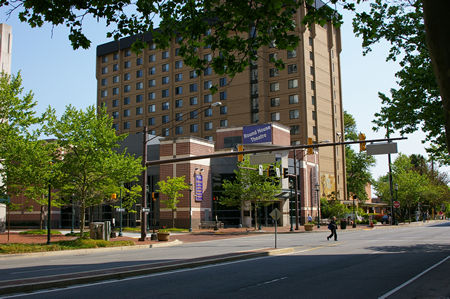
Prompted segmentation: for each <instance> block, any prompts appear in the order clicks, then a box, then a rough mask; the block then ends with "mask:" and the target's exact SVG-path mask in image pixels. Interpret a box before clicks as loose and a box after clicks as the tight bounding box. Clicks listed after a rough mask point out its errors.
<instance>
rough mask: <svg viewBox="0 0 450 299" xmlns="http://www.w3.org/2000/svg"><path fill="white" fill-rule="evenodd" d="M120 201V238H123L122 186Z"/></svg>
mask: <svg viewBox="0 0 450 299" xmlns="http://www.w3.org/2000/svg"><path fill="white" fill-rule="evenodd" d="M119 201H120V214H119V215H120V216H119V237H122V219H123V218H122V217H123V216H122V186H120V190H119Z"/></svg>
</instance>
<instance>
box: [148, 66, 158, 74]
mask: <svg viewBox="0 0 450 299" xmlns="http://www.w3.org/2000/svg"><path fill="white" fill-rule="evenodd" d="M148 74H149V75H154V74H156V66H152V67H151V68H149V69H148Z"/></svg>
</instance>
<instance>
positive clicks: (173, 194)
mask: <svg viewBox="0 0 450 299" xmlns="http://www.w3.org/2000/svg"><path fill="white" fill-rule="evenodd" d="M185 179H186V178H185V176H181V177H172V178H171V177H167V178H166V180H165V181H159V182H158V183H157V185H158V190H157V192H160V193H161V194H164V195H165V196H167V199H164V198H162V199H161V202H162V203H164V204H165V205H166V207H167V208H168V209H171V210H172V227H175V211H176V210H177V204H178V203H179V202H180V201H179V200H178V198H182V197H183V194H182V193H180V191H183V190H187V189H189V185H188V184H186V182H185ZM189 200H191V199H189Z"/></svg>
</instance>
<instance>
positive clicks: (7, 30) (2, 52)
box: [0, 24, 12, 74]
mask: <svg viewBox="0 0 450 299" xmlns="http://www.w3.org/2000/svg"><path fill="white" fill-rule="evenodd" d="M11 46H12V27H11V26H9V25H7V24H0V67H1V71H3V72H5V73H7V74H10V73H11Z"/></svg>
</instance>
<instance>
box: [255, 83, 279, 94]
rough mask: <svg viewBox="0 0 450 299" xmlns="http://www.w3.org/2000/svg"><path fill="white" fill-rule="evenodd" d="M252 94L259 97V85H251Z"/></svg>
mask: <svg viewBox="0 0 450 299" xmlns="http://www.w3.org/2000/svg"><path fill="white" fill-rule="evenodd" d="M277 84H278V83H277ZM250 94H251V95H252V96H258V84H257V83H252V84H251V85H250Z"/></svg>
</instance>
